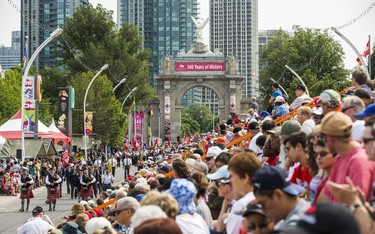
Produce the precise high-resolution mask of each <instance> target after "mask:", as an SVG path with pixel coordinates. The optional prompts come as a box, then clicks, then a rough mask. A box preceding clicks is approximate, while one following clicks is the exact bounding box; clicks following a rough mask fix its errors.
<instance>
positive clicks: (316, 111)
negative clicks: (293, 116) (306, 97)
mask: <svg viewBox="0 0 375 234" xmlns="http://www.w3.org/2000/svg"><path fill="white" fill-rule="evenodd" d="M311 111H312V113H313V114H315V115H322V114H323V108H321V107H315V106H314V107H313V108H312V109H311Z"/></svg>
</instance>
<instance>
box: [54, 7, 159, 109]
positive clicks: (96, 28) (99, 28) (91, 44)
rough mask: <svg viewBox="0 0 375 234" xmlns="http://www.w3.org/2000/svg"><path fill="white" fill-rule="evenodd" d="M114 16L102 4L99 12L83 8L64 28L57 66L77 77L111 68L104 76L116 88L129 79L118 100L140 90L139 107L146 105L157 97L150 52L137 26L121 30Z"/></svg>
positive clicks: (59, 39) (117, 93)
mask: <svg viewBox="0 0 375 234" xmlns="http://www.w3.org/2000/svg"><path fill="white" fill-rule="evenodd" d="M112 13H113V12H111V11H108V10H106V9H105V8H103V6H101V5H100V4H99V5H97V6H96V8H94V7H93V6H92V5H91V4H88V5H83V6H82V7H80V8H79V10H77V11H76V12H75V13H74V15H73V17H72V18H69V19H68V20H67V22H66V23H65V24H64V25H63V27H62V28H63V30H64V32H63V35H62V36H61V37H59V38H58V41H57V43H56V45H57V48H58V49H57V50H56V51H55V53H54V55H55V56H56V57H58V58H60V59H59V60H57V63H58V64H57V65H64V68H65V70H66V71H68V72H69V73H71V74H73V75H74V74H77V73H80V72H86V71H88V70H90V71H96V70H99V68H101V67H102V66H103V65H104V64H108V65H109V68H108V69H107V70H106V71H104V74H106V75H107V77H109V78H110V80H111V81H112V83H113V86H114V85H116V84H117V83H118V82H119V81H120V80H121V79H123V78H124V77H126V78H127V81H126V82H125V84H123V85H121V86H120V87H119V88H118V89H117V90H116V96H117V97H118V98H124V97H125V96H126V95H127V93H128V92H130V91H131V90H132V89H133V88H134V87H138V90H137V92H136V93H135V96H136V98H137V100H138V102H139V103H142V104H146V103H148V102H149V101H150V100H151V99H152V98H153V97H155V95H156V93H155V91H154V90H153V89H152V87H151V85H150V73H149V63H148V58H149V56H150V50H148V49H143V48H142V35H141V34H140V33H139V31H138V28H137V27H136V26H133V25H130V24H124V25H123V27H122V28H121V29H120V30H118V29H117V28H116V25H115V23H114V22H113V20H112Z"/></svg>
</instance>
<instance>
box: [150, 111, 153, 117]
mask: <svg viewBox="0 0 375 234" xmlns="http://www.w3.org/2000/svg"><path fill="white" fill-rule="evenodd" d="M150 116H151V118H154V112H153V111H152V109H150Z"/></svg>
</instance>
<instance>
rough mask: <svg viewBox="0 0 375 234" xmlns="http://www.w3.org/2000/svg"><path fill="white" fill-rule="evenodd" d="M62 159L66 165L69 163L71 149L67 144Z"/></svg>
mask: <svg viewBox="0 0 375 234" xmlns="http://www.w3.org/2000/svg"><path fill="white" fill-rule="evenodd" d="M61 161H62V163H63V166H64V167H65V166H66V165H68V164H69V151H68V147H67V146H66V145H64V147H63V153H62V154H61Z"/></svg>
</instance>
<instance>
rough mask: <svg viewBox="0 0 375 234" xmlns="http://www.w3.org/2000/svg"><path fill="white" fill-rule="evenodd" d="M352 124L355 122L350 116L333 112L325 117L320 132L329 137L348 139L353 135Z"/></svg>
mask: <svg viewBox="0 0 375 234" xmlns="http://www.w3.org/2000/svg"><path fill="white" fill-rule="evenodd" d="M352 124H353V121H352V119H351V118H350V117H349V116H348V115H346V114H344V113H342V112H336V111H331V112H328V114H327V115H325V116H324V117H323V119H322V122H321V123H320V125H321V130H320V131H321V132H322V133H324V134H327V135H332V136H343V137H347V136H350V135H351V133H352V131H351V130H352Z"/></svg>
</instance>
